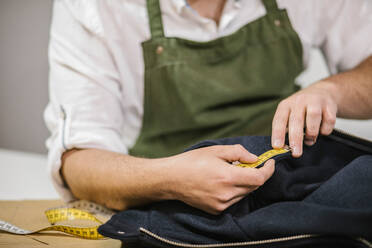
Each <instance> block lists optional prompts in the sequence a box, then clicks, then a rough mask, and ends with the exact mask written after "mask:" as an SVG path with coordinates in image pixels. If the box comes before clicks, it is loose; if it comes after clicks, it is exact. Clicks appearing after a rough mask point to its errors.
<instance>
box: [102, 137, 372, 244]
mask: <svg viewBox="0 0 372 248" xmlns="http://www.w3.org/2000/svg"><path fill="white" fill-rule="evenodd" d="M219 144H223V145H227V144H242V145H243V146H244V147H245V148H246V149H247V150H248V151H250V152H252V153H255V154H257V155H260V154H262V153H263V152H265V151H267V150H269V149H271V146H270V137H264V136H246V137H236V138H227V139H219V140H211V141H205V142H202V143H200V144H197V145H195V146H193V147H191V148H190V149H197V148H200V147H205V146H211V145H219ZM371 154H372V144H371V143H369V142H365V141H360V140H357V139H354V138H351V137H348V136H345V135H343V134H340V133H338V132H334V133H333V134H332V135H330V136H329V137H324V136H323V137H320V138H319V140H318V142H317V143H316V144H315V145H314V146H312V147H305V148H304V154H303V156H302V157H301V158H298V159H295V158H292V157H291V156H290V155H289V154H284V155H279V156H277V157H276V158H275V160H276V171H275V173H274V175H273V176H272V178H271V179H269V180H268V181H267V182H266V183H265V184H264V185H263V186H262V187H260V188H259V189H258V190H256V191H254V192H253V193H251V194H249V195H248V196H247V197H245V198H244V199H243V200H241V201H240V202H238V203H237V204H235V205H233V206H232V207H230V208H229V209H227V210H226V211H224V212H223V213H222V214H221V215H218V216H215V215H210V214H207V213H204V212H202V211H200V210H197V209H195V208H192V207H190V206H188V205H186V204H184V203H182V202H178V201H164V202H159V203H155V204H152V205H150V206H147V207H144V208H141V209H133V210H127V211H124V212H121V213H118V214H117V215H115V216H113V217H112V219H111V220H110V221H108V222H107V223H106V224H104V225H103V226H101V227H100V228H99V232H100V233H101V234H103V235H105V236H109V237H112V238H117V239H121V240H123V241H124V243H125V244H131V243H133V244H135V245H136V247H139V246H140V245H141V244H142V245H143V246H146V245H152V246H153V247H172V246H170V245H169V244H167V245H166V244H165V243H164V242H159V241H157V240H156V239H154V238H152V237H150V236H149V235H147V234H145V233H144V232H141V231H139V228H141V227H142V228H145V229H147V230H149V231H151V232H152V233H155V234H157V235H159V236H161V237H164V238H167V239H169V240H172V241H176V242H182V243H189V244H218V243H229V242H242V241H252V240H265V239H272V238H280V237H287V236H293V235H300V234H318V235H320V236H319V237H310V238H304V239H297V240H292V241H288V242H286V245H287V246H283V247H289V246H290V247H302V246H301V245H304V246H305V247H306V245H309V244H311V245H319V246H318V247H322V245H324V247H333V246H331V245H332V244H333V245H334V247H342V246H341V245H340V242H339V240H344V244H349V243H348V242H350V244H349V246H348V247H363V244H362V243H361V242H358V241H356V240H353V238H358V237H362V238H365V239H369V240H372V155H371ZM118 231H123V232H125V234H118ZM345 240H346V241H345ZM347 240H348V241H347ZM281 245H283V242H281V243H279V244H278V243H276V244H275V246H274V247H281ZM148 247H149V246H148ZM234 247H235V246H234ZM252 247H254V246H252ZM257 247H260V246H257ZM267 247H270V246H269V245H267Z"/></svg>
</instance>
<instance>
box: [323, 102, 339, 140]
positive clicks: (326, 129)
mask: <svg viewBox="0 0 372 248" xmlns="http://www.w3.org/2000/svg"><path fill="white" fill-rule="evenodd" d="M336 113H337V108H336V107H335V106H329V105H328V106H326V107H325V109H324V111H323V119H322V124H321V125H322V126H321V128H320V133H321V134H323V135H329V134H330V133H331V132H332V130H333V128H334V127H335V124H336Z"/></svg>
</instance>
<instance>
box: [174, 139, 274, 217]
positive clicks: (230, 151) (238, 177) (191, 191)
mask: <svg viewBox="0 0 372 248" xmlns="http://www.w3.org/2000/svg"><path fill="white" fill-rule="evenodd" d="M167 160H168V162H169V164H168V168H167V172H168V175H169V179H170V184H169V186H170V190H171V192H172V194H171V195H173V196H174V198H175V199H178V200H181V201H183V202H185V203H187V204H189V205H191V206H194V207H196V208H199V209H202V210H204V211H206V212H208V213H212V214H218V213H220V212H221V211H223V210H225V209H226V208H228V207H229V206H231V205H233V204H234V203H236V202H238V201H240V200H241V199H242V198H243V197H245V196H246V195H247V194H249V193H250V192H252V191H254V190H256V189H257V188H258V187H259V186H261V185H262V184H264V182H266V180H267V179H269V178H270V177H271V175H272V174H273V172H274V160H269V161H268V162H266V164H265V165H264V166H263V167H261V168H259V169H256V168H242V167H238V166H234V165H232V164H230V163H229V162H234V161H240V162H246V163H253V162H255V161H256V160H257V156H256V155H254V154H252V153H249V152H248V151H247V150H246V149H245V148H244V147H243V146H241V145H227V146H211V147H206V148H201V149H197V150H193V151H189V152H185V153H182V154H179V155H176V156H173V157H169V158H167Z"/></svg>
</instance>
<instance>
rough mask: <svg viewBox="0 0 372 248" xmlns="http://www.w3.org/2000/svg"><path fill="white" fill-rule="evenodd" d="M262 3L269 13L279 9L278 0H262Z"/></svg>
mask: <svg viewBox="0 0 372 248" xmlns="http://www.w3.org/2000/svg"><path fill="white" fill-rule="evenodd" d="M262 3H263V4H264V5H265V8H266V12H267V13H269V12H274V11H277V10H279V8H278V5H277V4H276V0H262Z"/></svg>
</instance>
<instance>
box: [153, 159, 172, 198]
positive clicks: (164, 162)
mask: <svg viewBox="0 0 372 248" xmlns="http://www.w3.org/2000/svg"><path fill="white" fill-rule="evenodd" d="M147 163H148V168H151V171H150V172H149V173H148V176H150V177H151V178H152V189H153V190H152V194H153V196H154V198H155V199H153V200H174V199H177V197H176V195H177V183H176V179H175V178H176V176H177V175H176V174H175V172H174V168H175V166H174V156H172V157H166V158H157V159H148V160H147Z"/></svg>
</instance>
